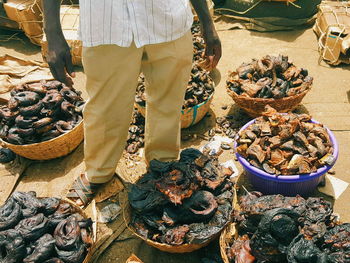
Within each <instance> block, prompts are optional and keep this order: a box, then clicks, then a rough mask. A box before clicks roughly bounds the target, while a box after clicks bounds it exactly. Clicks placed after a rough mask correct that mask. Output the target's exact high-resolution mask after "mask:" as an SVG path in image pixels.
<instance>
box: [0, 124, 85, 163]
mask: <svg viewBox="0 0 350 263" xmlns="http://www.w3.org/2000/svg"><path fill="white" fill-rule="evenodd" d="M83 139H84V124H83V121H81V122H80V123H79V124H78V125H77V126H75V127H74V128H73V129H72V130H71V131H69V132H67V133H65V134H62V135H60V136H58V137H56V138H53V139H51V140H49V141H44V142H40V143H33V144H26V145H16V144H11V143H8V142H5V141H4V140H1V139H0V141H1V144H2V146H4V147H6V148H9V149H11V150H12V151H13V152H15V153H16V154H18V155H20V156H23V157H26V158H28V159H32V160H50V159H54V158H58V157H62V156H65V155H67V154H69V153H70V152H72V151H73V150H74V149H75V148H77V147H78V145H79V144H80V143H81V142H82V140H83Z"/></svg>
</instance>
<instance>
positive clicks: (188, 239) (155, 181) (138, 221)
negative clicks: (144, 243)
mask: <svg viewBox="0 0 350 263" xmlns="http://www.w3.org/2000/svg"><path fill="white" fill-rule="evenodd" d="M217 158H218V156H210V155H208V153H201V152H200V151H198V150H196V149H191V148H190V149H185V150H183V151H182V152H181V154H180V160H179V161H173V162H160V161H156V160H152V161H151V162H150V168H149V171H148V172H147V173H146V174H145V175H144V176H143V177H141V179H140V180H139V181H138V182H137V183H136V184H135V185H133V186H132V187H131V190H130V191H129V202H130V205H131V207H132V217H133V219H132V225H133V226H134V227H135V229H136V231H137V232H138V233H139V234H140V235H142V236H144V237H145V238H148V239H152V240H154V241H157V242H161V243H167V244H170V245H176V244H183V243H192V242H193V243H195V242H205V241H206V240H208V239H209V238H210V237H211V236H213V235H215V234H216V233H218V232H219V231H220V229H222V227H224V226H225V224H226V223H227V220H228V219H229V218H230V214H231V210H232V206H231V201H232V198H233V195H232V193H231V192H230V191H232V182H231V181H230V180H229V176H230V175H229V173H224V171H223V170H222V169H221V167H220V165H219V163H218V160H217Z"/></svg>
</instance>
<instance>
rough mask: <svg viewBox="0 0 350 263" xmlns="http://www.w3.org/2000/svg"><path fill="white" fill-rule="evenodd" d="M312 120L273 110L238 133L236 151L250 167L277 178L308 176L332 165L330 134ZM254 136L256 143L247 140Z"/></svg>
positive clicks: (307, 117) (308, 117)
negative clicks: (298, 175)
mask: <svg viewBox="0 0 350 263" xmlns="http://www.w3.org/2000/svg"><path fill="white" fill-rule="evenodd" d="M310 119H311V117H310V116H308V115H305V114H304V115H296V114H292V113H289V114H278V113H274V111H271V112H270V113H269V114H268V115H266V116H262V117H259V118H257V119H256V120H255V123H254V124H252V125H250V126H249V127H248V128H247V129H245V130H244V131H243V132H241V133H240V134H239V137H238V139H237V143H238V145H237V148H236V151H237V153H238V154H240V155H241V156H242V157H244V158H246V159H247V160H248V161H249V162H250V164H251V165H253V166H255V167H258V168H262V169H263V170H265V171H266V172H268V173H272V174H276V175H279V174H282V175H288V174H308V173H312V172H315V171H316V170H317V169H318V168H319V167H321V166H323V165H325V164H328V165H332V164H333V163H334V156H333V147H331V142H330V139H329V135H328V133H327V131H326V129H325V128H324V127H323V125H321V124H317V123H312V122H309V121H310ZM276 123H278V125H277V126H276V125H275V124H276ZM319 136H321V137H322V138H321V137H319ZM254 137H255V140H254V141H253V140H251V139H248V138H254Z"/></svg>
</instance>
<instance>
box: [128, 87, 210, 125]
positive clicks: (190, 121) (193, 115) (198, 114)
mask: <svg viewBox="0 0 350 263" xmlns="http://www.w3.org/2000/svg"><path fill="white" fill-rule="evenodd" d="M213 95H214V94H211V95H210V97H209V98H208V99H207V100H206V101H203V102H202V103H200V104H198V105H196V106H193V107H190V108H187V109H184V110H181V113H182V115H181V128H182V129H184V128H188V127H190V126H192V125H195V124H197V123H198V122H200V121H201V120H202V119H203V118H204V116H205V115H206V114H207V113H208V111H209V109H210V104H211V102H212V100H213ZM135 107H136V108H137V110H138V112H139V113H141V115H142V116H143V117H145V116H146V108H145V107H144V106H141V105H139V104H138V103H135Z"/></svg>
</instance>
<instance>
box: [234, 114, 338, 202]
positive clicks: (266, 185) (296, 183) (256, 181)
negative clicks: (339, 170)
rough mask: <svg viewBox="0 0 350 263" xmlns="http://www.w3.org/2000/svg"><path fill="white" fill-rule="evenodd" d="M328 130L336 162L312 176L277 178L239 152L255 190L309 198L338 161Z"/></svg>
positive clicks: (245, 126) (334, 145) (334, 144)
mask: <svg viewBox="0 0 350 263" xmlns="http://www.w3.org/2000/svg"><path fill="white" fill-rule="evenodd" d="M254 122H255V119H254V120H252V121H250V122H248V123H247V124H246V125H244V126H243V127H242V128H241V130H240V131H239V135H240V134H241V133H242V131H243V130H245V129H247V128H248V126H250V125H251V124H253V123H254ZM311 122H312V123H319V122H317V121H315V120H311ZM325 128H326V127H325ZM326 130H327V132H328V134H329V137H330V141H331V143H332V144H333V149H334V150H333V156H334V162H333V163H332V165H325V166H322V167H320V168H318V169H317V171H316V172H314V173H311V174H302V175H279V176H276V175H274V174H269V173H266V172H265V171H263V170H261V169H259V168H256V167H254V166H253V165H251V164H250V163H249V162H248V161H247V160H246V159H245V158H243V157H242V156H241V155H240V154H238V153H237V151H236V156H237V159H238V161H239V162H240V163H241V164H242V166H243V168H244V170H245V174H246V176H247V177H248V179H249V181H250V182H251V183H252V185H253V187H254V188H255V190H257V191H260V192H262V193H263V194H282V195H286V196H295V195H297V194H299V195H302V196H309V195H310V194H311V193H312V192H313V191H314V190H315V189H316V187H317V186H318V184H319V183H320V182H321V181H322V179H323V178H324V175H325V174H326V173H327V171H328V170H329V169H331V168H332V167H333V165H334V163H335V162H336V160H337V159H338V143H337V140H336V139H335V136H334V134H333V133H332V132H331V131H330V130H329V129H328V128H326ZM234 147H235V149H236V148H237V140H236V141H235V144H234Z"/></svg>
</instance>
